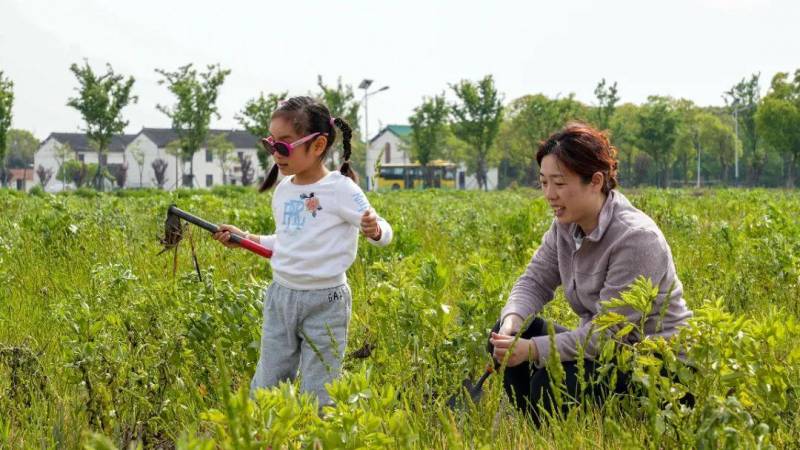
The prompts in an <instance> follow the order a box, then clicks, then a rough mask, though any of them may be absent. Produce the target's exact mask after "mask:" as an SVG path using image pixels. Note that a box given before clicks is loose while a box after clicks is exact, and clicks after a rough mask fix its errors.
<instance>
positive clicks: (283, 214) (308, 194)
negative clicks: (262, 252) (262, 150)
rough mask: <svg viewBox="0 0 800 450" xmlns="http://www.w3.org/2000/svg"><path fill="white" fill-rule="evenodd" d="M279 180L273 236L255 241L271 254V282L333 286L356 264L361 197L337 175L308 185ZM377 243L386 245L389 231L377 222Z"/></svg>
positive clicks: (363, 207)
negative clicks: (271, 251) (378, 235)
mask: <svg viewBox="0 0 800 450" xmlns="http://www.w3.org/2000/svg"><path fill="white" fill-rule="evenodd" d="M293 179H294V176H288V177H285V178H284V179H282V180H281V181H280V183H278V186H277V187H276V188H275V194H274V196H273V197H272V214H273V215H274V218H275V234H271V235H268V236H261V239H260V240H261V245H263V246H265V247H267V248H269V249H270V250H273V252H274V253H273V255H272V274H273V279H274V280H275V281H276V282H278V283H280V284H282V285H284V286H286V287H288V288H292V289H298V290H311V289H325V288H330V287H334V286H339V285H341V284H343V283H345V282H346V281H347V277H346V275H345V272H346V271H347V269H348V268H349V267H350V265H351V264H353V261H355V259H356V250H357V249H358V236H359V232H360V229H361V216H362V215H363V214H364V211H366V210H368V209H369V208H370V204H369V200H367V197H366V196H365V195H364V192H363V191H362V190H361V188H360V187H358V185H357V184H355V183H354V182H353V180H352V179H350V178H348V177H346V176H344V175H342V174H341V172H339V171H333V172H330V173H329V174H328V175H326V176H325V177H323V178H322V179H321V180H319V181H317V182H316V183H313V184H306V185H296V184H294V183H293V182H292V180H293ZM378 225H379V226H380V228H381V238H380V240H378V241H374V240H372V239H370V238H367V242H369V243H370V244H373V245H376V246H379V247H383V246H386V245H388V244H389V243H390V242H391V241H392V227H391V226H390V225H389V223H388V222H386V221H385V220H384V219H382V218H380V217H378Z"/></svg>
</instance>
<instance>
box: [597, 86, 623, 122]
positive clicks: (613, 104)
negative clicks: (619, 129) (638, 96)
mask: <svg viewBox="0 0 800 450" xmlns="http://www.w3.org/2000/svg"><path fill="white" fill-rule="evenodd" d="M617 93H618V92H617V82H616V81H615V82H614V84H609V85H606V79H605V78H603V79H602V80H600V82H599V83H597V86H596V87H595V88H594V96H595V98H597V108H596V109H595V114H594V120H595V124H596V125H597V127H598V128H600V129H601V130H607V129H608V128H609V127H610V126H611V117H613V116H614V111H615V110H616V108H617V102H618V101H619V96H618V95H617Z"/></svg>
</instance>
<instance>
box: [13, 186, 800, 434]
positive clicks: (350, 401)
mask: <svg viewBox="0 0 800 450" xmlns="http://www.w3.org/2000/svg"><path fill="white" fill-rule="evenodd" d="M626 195H628V196H629V197H630V198H631V200H632V202H633V203H634V204H635V205H636V206H637V207H639V208H640V209H642V210H643V211H644V212H645V213H647V214H648V215H650V216H651V217H652V218H653V219H654V220H655V221H656V223H658V224H659V226H660V227H661V228H662V230H663V231H664V233H665V236H666V238H667V240H668V241H669V243H670V246H671V248H672V252H673V256H674V259H675V265H676V268H677V270H678V272H679V276H680V278H681V281H682V282H683V286H684V297H685V299H686V301H687V303H688V305H689V306H690V308H691V309H693V311H694V313H695V315H694V318H693V319H692V324H691V327H689V328H686V329H685V330H684V331H683V332H682V333H681V334H680V335H679V336H677V337H676V338H674V339H670V340H668V341H667V340H663V339H656V338H652V339H649V338H648V339H645V340H643V341H641V342H638V343H635V344H630V343H628V340H627V339H625V338H626V337H629V336H631V334H634V335H635V334H636V333H638V332H639V330H641V327H642V323H641V322H640V321H637V323H635V324H629V323H626V322H623V321H621V319H620V317H618V316H616V315H614V313H617V314H618V313H619V312H620V311H619V310H618V308H629V307H630V308H634V309H637V310H639V311H648V312H649V309H650V306H651V305H652V301H653V298H654V291H653V289H652V286H650V284H649V282H646V281H645V280H639V281H637V282H636V283H635V284H634V285H633V286H632V289H631V290H630V291H628V292H626V293H624V294H622V295H621V296H620V298H619V299H616V300H611V301H610V302H609V304H608V305H607V306H608V313H607V314H606V315H603V316H601V317H599V318H598V319H597V322H596V324H597V325H598V328H600V329H601V333H602V336H603V338H604V339H606V341H605V342H603V344H604V345H603V346H602V350H603V352H602V354H603V357H604V358H605V359H604V360H603V363H602V370H603V371H604V373H605V374H606V375H607V376H608V377H614V376H619V374H620V373H621V371H623V370H624V371H626V372H627V373H631V374H632V376H633V379H634V384H635V386H636V390H635V391H634V393H633V394H632V395H628V396H620V397H613V398H612V399H611V400H610V401H609V402H607V403H606V405H605V406H604V407H602V408H601V407H597V406H592V405H587V406H586V407H585V408H576V409H574V410H572V411H571V412H570V413H569V414H566V415H563V416H557V417H553V418H552V419H551V420H549V421H548V423H547V425H546V426H544V427H541V428H539V429H535V428H533V427H532V426H531V425H530V422H528V420H527V419H526V418H525V416H523V415H522V414H520V413H519V412H517V411H516V410H515V409H514V408H513V407H512V406H511V405H510V404H509V403H508V401H507V399H506V397H505V393H504V392H503V386H502V382H501V380H500V378H499V377H497V376H494V375H493V376H492V377H490V378H489V379H488V381H487V382H486V384H485V386H484V388H485V392H484V395H483V398H482V400H481V401H480V402H479V403H478V404H475V405H467V406H466V407H465V409H464V410H463V411H458V412H452V411H450V410H448V409H447V406H446V405H445V403H446V401H447V399H448V397H449V396H450V395H452V394H454V393H456V392H458V390H459V389H461V381H462V380H463V378H465V377H470V378H472V379H474V378H475V377H476V376H477V375H478V374H479V373H481V372H482V371H483V369H484V367H485V365H486V363H488V362H489V357H488V355H487V354H486V352H485V344H486V336H487V334H488V330H489V328H490V327H491V326H492V324H494V322H495V321H496V320H497V317H498V314H499V311H500V308H501V307H502V305H503V304H504V302H505V300H506V298H507V295H508V292H509V291H510V289H511V287H512V286H513V283H514V282H515V280H516V279H517V277H518V276H519V274H520V273H522V271H523V270H524V268H525V266H526V265H527V263H528V262H529V260H530V257H531V255H532V254H533V252H534V251H535V250H536V248H537V247H538V246H539V242H540V240H541V237H542V235H543V233H544V232H545V231H546V230H547V228H548V227H549V226H550V224H551V221H552V216H551V214H550V211H549V208H548V205H547V203H546V202H545V201H544V199H542V198H541V196H540V195H539V194H538V193H537V192H536V191H533V190H527V189H515V190H509V191H505V192H489V193H484V192H462V191H452V192H450V191H448V192H438V191H430V190H426V191H416V192H395V193H387V194H370V202H371V203H372V204H373V205H374V206H375V207H376V209H377V210H378V211H381V212H382V214H383V215H384V216H385V217H386V218H387V220H388V221H389V222H390V223H392V225H393V227H394V230H395V241H394V242H393V243H392V245H391V247H389V248H388V249H380V248H375V247H373V246H371V245H369V244H368V243H366V242H364V241H363V240H362V241H361V242H360V244H359V245H360V248H359V253H358V257H357V259H356V262H355V263H354V265H353V266H352V267H351V269H350V270H349V272H348V279H349V282H350V285H351V287H352V290H353V294H354V303H353V316H352V320H351V325H350V333H349V339H348V348H347V354H348V356H347V357H346V358H345V361H344V375H343V377H342V378H341V379H340V380H338V381H337V382H335V383H333V384H332V385H331V386H329V392H330V393H331V395H332V397H333V398H334V399H335V401H336V402H335V404H334V405H332V406H324V407H322V408H319V406H318V405H317V404H316V401H315V400H314V399H313V398H311V397H309V396H307V395H303V394H301V393H299V391H298V384H297V383H287V384H284V385H281V386H279V387H277V388H274V389H268V390H262V391H259V392H258V393H256V394H255V395H254V397H252V398H251V397H250V395H249V392H248V386H249V382H250V379H251V377H252V374H253V371H254V370H255V364H256V361H257V353H258V348H259V347H258V346H259V340H260V333H261V314H262V311H261V308H262V301H263V289H264V288H265V287H266V285H267V284H268V283H269V281H270V280H271V273H270V268H269V265H268V264H266V263H265V262H264V261H263V260H262V259H259V258H257V257H256V256H253V255H251V254H250V253H248V252H241V251H236V250H229V249H225V248H223V247H222V246H220V245H218V244H217V243H216V242H214V241H212V240H211V239H210V238H209V237H208V236H207V234H206V233H205V232H204V231H201V230H199V229H196V228H193V229H190V230H191V239H192V242H193V244H194V247H195V251H196V253H197V257H198V262H199V265H200V269H201V274H202V281H201V280H200V279H199V278H198V276H197V274H196V272H195V268H194V267H193V263H192V261H191V256H190V253H191V252H190V250H189V248H188V247H189V244H190V243H189V237H188V236H187V237H186V238H185V241H184V242H183V243H181V245H180V247H179V250H178V265H177V267H178V270H177V273H176V275H175V277H173V275H172V264H173V259H172V255H169V254H164V255H160V256H156V254H157V253H158V251H159V249H160V245H159V244H158V243H157V241H156V236H159V235H161V234H162V233H163V219H164V214H165V210H166V208H167V206H168V205H169V204H171V203H176V204H178V205H179V206H180V207H182V208H184V209H186V210H189V211H192V212H194V213H196V214H198V215H200V216H201V217H205V218H207V219H209V220H212V221H215V222H225V223H233V224H236V225H238V226H240V227H242V228H244V229H248V230H252V231H253V232H256V233H268V232H271V231H272V230H274V223H273V218H272V215H271V211H270V206H269V204H270V198H269V196H268V197H266V198H265V197H264V196H263V195H258V194H256V193H255V192H254V191H253V190H252V189H245V188H242V187H240V186H224V187H219V188H215V189H214V190H211V191H206V190H189V189H182V190H178V191H176V192H165V191H160V190H155V189H152V190H136V191H125V190H122V191H118V192H115V193H112V194H103V193H98V192H96V191H94V190H88V189H87V190H81V191H79V192H78V193H71V192H69V193H63V194H58V195H46V194H43V195H41V196H38V195H25V194H23V193H19V192H14V191H8V190H0V210H2V211H3V212H4V214H2V215H0V228H2V229H3V230H4V232H3V233H2V234H0V286H10V289H0V411H3V414H0V442H2V445H3V446H6V447H9V448H28V447H40V446H45V447H56V448H80V447H87V448H110V447H116V448H131V446H133V447H134V448H136V447H137V446H141V447H143V448H154V447H160V448H165V447H167V448H168V447H172V446H175V447H177V448H199V449H211V448H265V447H267V446H272V448H314V447H322V448H331V447H333V448H336V447H342V446H344V447H348V446H349V447H358V446H361V447H366V448H376V447H390V448H461V447H468V448H528V447H534V448H598V447H603V448H757V447H761V448H769V447H770V446H773V447H775V448H786V447H791V446H793V445H795V443H796V430H797V429H798V426H800V415H798V411H800V351H798V350H797V345H796V343H797V342H798V341H800V322H798V314H800V306H798V303H797V302H795V301H794V300H793V299H796V298H798V297H800V257H798V256H797V255H800V240H798V239H797V238H796V237H797V236H798V235H800V222H798V217H800V200H798V198H797V196H796V195H794V194H792V193H791V192H786V191H766V190H717V191H711V190H703V191H698V193H697V195H696V194H695V192H689V191H682V190H669V191H663V190H643V191H637V192H628V193H626ZM32 237H35V238H32ZM659 312H660V311H659ZM543 315H544V316H545V317H546V318H547V319H552V320H554V321H557V322H559V323H561V324H562V325H567V326H574V325H576V324H577V322H578V318H577V317H575V315H574V314H573V313H572V312H571V310H570V308H569V306H568V305H567V303H566V301H565V300H564V297H563V292H562V291H561V290H559V291H558V292H557V295H556V299H555V300H554V301H553V302H551V303H550V304H548V306H547V307H546V308H545V311H544V313H543ZM659 315H660V314H656V316H654V320H658V316H659ZM606 342H607V343H608V345H605V343H606ZM622 342H625V343H626V344H624V345H623V344H621V343H622ZM365 344H370V348H371V349H372V350H371V352H370V353H371V354H370V355H369V356H368V357H366V358H361V357H358V356H357V355H355V353H356V350H359V349H362V348H363V347H364V345H365ZM551 354H554V352H551ZM554 367H556V366H554ZM558 379H559V376H558V375H556V376H554V383H556V386H555V387H556V389H561V387H560V386H558ZM686 392H690V393H692V394H693V395H694V398H695V403H694V406H690V405H688V404H685V402H681V399H682V398H683V396H684V394H685V393H686ZM562 401H565V402H569V401H570V399H569V398H568V397H566V395H564V396H562Z"/></svg>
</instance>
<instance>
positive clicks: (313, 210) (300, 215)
mask: <svg viewBox="0 0 800 450" xmlns="http://www.w3.org/2000/svg"><path fill="white" fill-rule="evenodd" d="M321 210H322V205H320V202H319V198H318V197H315V196H314V193H313V192H312V193H310V194H300V200H289V201H287V202H286V203H284V204H283V225H285V226H286V229H287V231H291V232H298V231H300V230H302V229H303V228H304V227H305V226H306V219H307V218H308V216H309V215H311V217H314V218H315V217H317V211H321Z"/></svg>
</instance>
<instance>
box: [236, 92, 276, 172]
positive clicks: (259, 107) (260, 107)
mask: <svg viewBox="0 0 800 450" xmlns="http://www.w3.org/2000/svg"><path fill="white" fill-rule="evenodd" d="M288 95H289V93H288V92H278V93H277V94H267V96H266V97H264V93H263V92H262V93H260V94H259V96H258V98H253V99H250V100H248V101H247V103H245V105H244V109H243V110H242V111H241V112H240V113H239V114H236V120H237V121H239V123H240V124H241V125H242V126H243V127H244V129H245V130H247V131H248V132H249V133H250V134H252V135H253V136H255V137H257V138H262V137H266V136H269V123H270V121H271V120H272V113H273V112H274V111H275V110H276V109H278V105H279V104H280V102H281V100H283V99H285V98H286V97H287V96H288ZM257 152H258V153H257V155H258V161H259V162H260V163H261V167H263V168H264V170H265V171H266V170H267V166H268V165H269V164H268V163H269V156H270V155H269V154H267V150H266V149H264V148H263V147H261V144H257Z"/></svg>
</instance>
